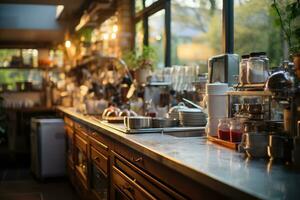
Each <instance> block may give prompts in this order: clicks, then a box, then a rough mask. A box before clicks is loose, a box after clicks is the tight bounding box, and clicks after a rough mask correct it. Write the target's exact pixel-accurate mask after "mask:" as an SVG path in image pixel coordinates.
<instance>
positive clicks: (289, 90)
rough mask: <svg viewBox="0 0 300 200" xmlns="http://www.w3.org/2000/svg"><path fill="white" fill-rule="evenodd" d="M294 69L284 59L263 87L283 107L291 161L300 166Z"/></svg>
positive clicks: (298, 94)
mask: <svg viewBox="0 0 300 200" xmlns="http://www.w3.org/2000/svg"><path fill="white" fill-rule="evenodd" d="M294 71H295V70H294V64H293V63H290V62H288V61H285V62H284V63H283V67H282V69H281V70H279V71H277V72H275V73H273V74H272V75H271V76H270V77H269V78H268V80H267V82H266V88H265V89H266V90H269V91H270V92H271V93H272V98H273V99H274V100H276V101H277V102H278V103H279V104H281V105H282V106H283V108H284V110H283V118H284V132H285V134H286V136H287V138H289V139H290V141H291V147H290V151H291V161H292V162H293V164H295V165H297V166H300V135H299V130H298V127H297V126H298V121H299V120H300V116H299V111H298V110H299V109H298V108H300V88H299V80H298V78H297V77H296V75H295V74H294Z"/></svg>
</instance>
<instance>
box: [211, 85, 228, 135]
mask: <svg viewBox="0 0 300 200" xmlns="http://www.w3.org/2000/svg"><path fill="white" fill-rule="evenodd" d="M228 89H229V88H228V84H227V83H218V82H217V83H208V84H206V95H207V97H206V98H207V114H208V123H207V129H206V133H207V134H208V135H211V136H216V135H217V128H218V120H219V119H220V118H224V117H227V116H228V104H227V94H226V92H227V91H228Z"/></svg>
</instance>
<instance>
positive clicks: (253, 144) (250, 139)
mask: <svg viewBox="0 0 300 200" xmlns="http://www.w3.org/2000/svg"><path fill="white" fill-rule="evenodd" d="M243 137H245V138H244V139H242V140H243V141H244V149H245V151H246V154H247V156H249V157H253V158H265V157H267V155H268V152H267V147H268V144H269V135H268V134H266V133H257V132H250V133H245V134H244V135H243Z"/></svg>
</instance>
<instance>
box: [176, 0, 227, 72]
mask: <svg viewBox="0 0 300 200" xmlns="http://www.w3.org/2000/svg"><path fill="white" fill-rule="evenodd" d="M171 13H172V15H171V35H172V37H171V38H172V40H171V41H172V43H171V44H172V51H171V55H172V56H171V58H172V64H180V65H183V64H187V65H200V66H201V68H203V70H204V71H205V70H206V69H207V64H206V63H207V59H208V58H209V57H211V56H213V55H216V54H220V53H221V48H222V45H221V44H222V42H221V38H222V0H215V1H204V0H186V1H181V0H172V1H171Z"/></svg>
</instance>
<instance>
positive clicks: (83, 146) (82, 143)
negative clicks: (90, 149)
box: [75, 134, 88, 155]
mask: <svg viewBox="0 0 300 200" xmlns="http://www.w3.org/2000/svg"><path fill="white" fill-rule="evenodd" d="M87 145H88V144H87V142H86V140H84V139H83V138H82V137H81V136H79V135H78V134H75V146H76V147H77V148H78V149H80V150H81V151H82V153H84V154H85V155H87Z"/></svg>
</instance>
